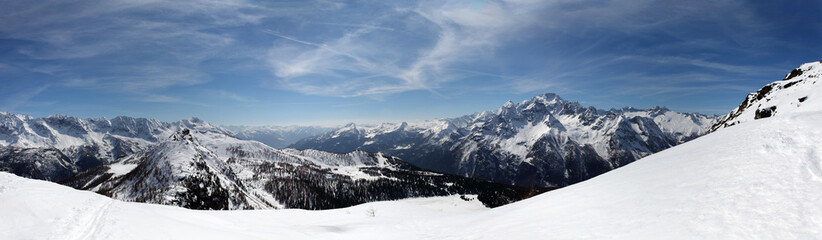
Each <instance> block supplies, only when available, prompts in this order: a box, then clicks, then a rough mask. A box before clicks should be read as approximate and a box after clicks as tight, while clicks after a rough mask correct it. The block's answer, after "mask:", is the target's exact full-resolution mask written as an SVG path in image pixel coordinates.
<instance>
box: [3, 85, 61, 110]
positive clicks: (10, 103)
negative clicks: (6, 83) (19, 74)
mask: <svg viewBox="0 0 822 240" xmlns="http://www.w3.org/2000/svg"><path fill="white" fill-rule="evenodd" d="M49 87H50V86H49V85H42V86H39V87H36V88H32V89H24V90H22V91H17V92H8V93H5V94H3V95H5V96H3V97H2V98H0V100H2V101H0V111H15V110H17V108H18V107H20V106H24V105H26V104H28V103H29V101H30V100H31V99H32V98H34V97H36V96H37V95H39V94H40V93H42V92H43V91H46V89H48V88H49ZM4 92H5V91H4Z"/></svg>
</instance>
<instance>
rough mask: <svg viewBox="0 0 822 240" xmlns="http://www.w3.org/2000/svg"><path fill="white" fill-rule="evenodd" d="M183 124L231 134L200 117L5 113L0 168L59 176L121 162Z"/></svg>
mask: <svg viewBox="0 0 822 240" xmlns="http://www.w3.org/2000/svg"><path fill="white" fill-rule="evenodd" d="M183 128H188V129H195V130H202V131H213V132H218V133H223V134H229V132H228V131H227V130H225V129H222V128H219V127H215V126H212V125H210V124H208V123H206V122H204V121H202V120H200V119H197V118H191V119H186V120H182V121H178V122H173V123H166V122H161V121H157V120H154V119H146V118H132V117H116V118H113V119H110V120H109V119H106V118H91V119H80V118H76V117H69V116H63V115H56V116H49V117H44V118H33V117H31V116H26V115H21V114H11V113H5V112H0V169H2V170H4V171H10V172H13V173H17V174H21V175H22V176H26V177H34V178H39V179H48V180H60V179H62V178H65V177H66V176H67V175H66V173H75V172H77V171H83V170H85V169H88V168H91V167H94V166H98V165H101V164H107V163H112V162H116V161H118V160H120V159H123V158H125V157H128V156H130V155H133V154H135V153H137V152H140V151H143V150H146V149H147V148H148V147H149V146H151V145H153V144H155V143H157V142H158V141H160V140H162V139H165V138H166V137H168V136H169V135H171V134H172V133H174V132H175V131H178V130H180V129H183ZM32 154H36V155H38V156H37V157H32V156H31V155H32ZM43 165H49V166H51V167H43Z"/></svg>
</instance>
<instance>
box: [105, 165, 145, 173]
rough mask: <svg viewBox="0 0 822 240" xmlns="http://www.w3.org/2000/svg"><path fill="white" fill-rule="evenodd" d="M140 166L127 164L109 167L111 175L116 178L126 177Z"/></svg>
mask: <svg viewBox="0 0 822 240" xmlns="http://www.w3.org/2000/svg"><path fill="white" fill-rule="evenodd" d="M138 165H139V164H126V163H115V164H111V165H108V167H109V169H108V172H109V173H113V174H114V175H115V176H120V175H125V174H127V173H128V172H131V170H134V168H136V167H137V166H138Z"/></svg>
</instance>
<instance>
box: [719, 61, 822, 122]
mask: <svg viewBox="0 0 822 240" xmlns="http://www.w3.org/2000/svg"><path fill="white" fill-rule="evenodd" d="M820 77H822V62H810V63H805V64H802V65H801V66H799V67H798V68H796V69H794V70H792V71H791V72H790V73H788V74H787V75H785V78H783V79H782V80H779V81H776V82H773V83H770V84H768V85H765V86H764V87H762V88H761V89H759V90H758V91H756V92H752V93H750V94H748V96H746V97H745V100H743V101H742V104H740V105H739V107H737V108H735V109H734V110H732V111H731V112H729V113H728V114H725V115H724V116H722V117H721V118H720V119H719V120H718V121H717V122H716V123H715V124H714V125H713V126H711V129H710V130H709V132H715V131H718V130H720V129H722V128H726V127H730V126H734V125H737V124H740V123H744V122H748V121H753V120H757V119H762V118H769V117H772V116H775V115H778V114H784V113H787V112H794V111H806V109H807V108H808V107H806V106H808V105H814V104H817V100H815V99H816V98H818V95H819V92H820V91H822V89H820V88H819V85H817V84H816V82H817V81H818V80H819V79H820Z"/></svg>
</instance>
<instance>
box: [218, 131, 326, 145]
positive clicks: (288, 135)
mask: <svg viewBox="0 0 822 240" xmlns="http://www.w3.org/2000/svg"><path fill="white" fill-rule="evenodd" d="M224 128H226V129H229V130H231V131H232V132H234V136H235V137H237V138H239V139H243V140H254V141H259V142H262V143H265V144H266V145H268V146H271V147H274V148H285V147H287V146H288V145H291V144H293V143H295V142H297V141H299V140H300V139H304V138H307V137H313V136H316V135H320V134H323V133H326V132H328V131H329V130H331V129H332V128H327V127H318V126H224Z"/></svg>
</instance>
